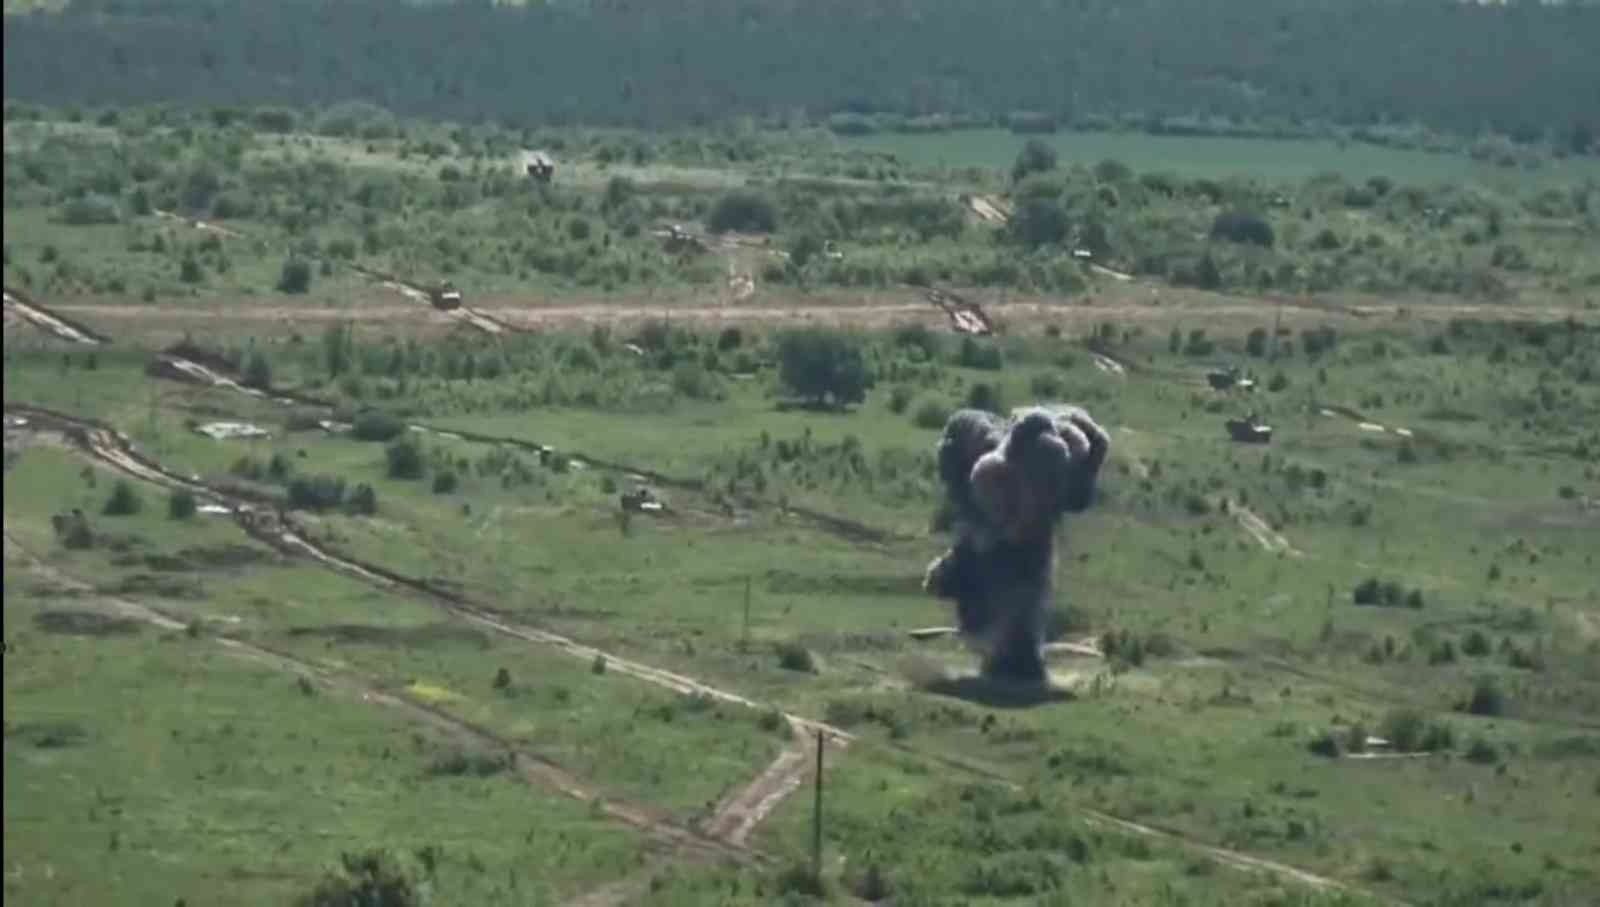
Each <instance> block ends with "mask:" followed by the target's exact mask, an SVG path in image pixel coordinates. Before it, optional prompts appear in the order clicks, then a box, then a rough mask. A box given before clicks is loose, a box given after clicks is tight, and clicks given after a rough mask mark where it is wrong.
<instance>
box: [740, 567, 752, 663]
mask: <svg viewBox="0 0 1600 907" xmlns="http://www.w3.org/2000/svg"><path fill="white" fill-rule="evenodd" d="M739 650H740V651H741V652H748V651H750V577H749V576H746V577H745V578H744V637H743V638H742V639H741V640H740V641H739Z"/></svg>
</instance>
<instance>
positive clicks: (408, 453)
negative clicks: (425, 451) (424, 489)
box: [383, 438, 426, 479]
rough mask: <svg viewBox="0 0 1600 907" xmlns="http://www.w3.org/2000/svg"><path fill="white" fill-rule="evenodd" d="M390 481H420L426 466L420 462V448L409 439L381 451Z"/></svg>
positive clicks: (402, 439)
mask: <svg viewBox="0 0 1600 907" xmlns="http://www.w3.org/2000/svg"><path fill="white" fill-rule="evenodd" d="M383 455H384V459H385V460H386V461H387V463H388V467H389V478H391V479H420V478H422V474H423V472H425V471H426V466H425V464H424V463H423V461H422V447H421V446H420V445H418V444H417V442H416V441H415V440H413V439H411V438H401V439H400V440H398V441H396V442H394V443H393V444H390V445H389V446H388V447H386V448H384V450H383Z"/></svg>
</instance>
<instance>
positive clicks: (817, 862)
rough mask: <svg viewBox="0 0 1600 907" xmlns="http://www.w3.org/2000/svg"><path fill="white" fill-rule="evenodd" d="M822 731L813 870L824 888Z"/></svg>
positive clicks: (813, 823)
mask: <svg viewBox="0 0 1600 907" xmlns="http://www.w3.org/2000/svg"><path fill="white" fill-rule="evenodd" d="M822 745H823V737H822V731H821V730H818V731H817V778H816V792H817V799H816V808H815V809H814V810H813V811H812V815H811V872H812V875H813V876H815V878H816V882H817V889H818V890H819V891H820V890H821V889H822Z"/></svg>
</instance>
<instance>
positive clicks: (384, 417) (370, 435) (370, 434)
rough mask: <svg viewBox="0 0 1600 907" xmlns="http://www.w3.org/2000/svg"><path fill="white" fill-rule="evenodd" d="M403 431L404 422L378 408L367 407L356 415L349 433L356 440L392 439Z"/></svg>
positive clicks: (404, 430)
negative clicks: (367, 408)
mask: <svg viewBox="0 0 1600 907" xmlns="http://www.w3.org/2000/svg"><path fill="white" fill-rule="evenodd" d="M405 432H406V423H405V422H403V421H401V420H400V419H399V418H398V417H396V416H394V415H392V414H390V413H386V412H384V411H383V410H378V409H369V410H367V411H366V412H363V413H361V414H360V415H358V416H356V420H355V422H354V423H353V424H352V425H351V428H350V434H351V435H352V436H353V437H355V439H356V440H358V441H378V442H383V441H393V440H394V439H395V438H398V437H399V436H400V435H402V434H404V433H405Z"/></svg>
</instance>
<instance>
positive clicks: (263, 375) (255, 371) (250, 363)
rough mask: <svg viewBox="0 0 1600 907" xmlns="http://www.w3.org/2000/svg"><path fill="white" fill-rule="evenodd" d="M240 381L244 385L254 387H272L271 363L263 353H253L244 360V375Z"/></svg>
mask: <svg viewBox="0 0 1600 907" xmlns="http://www.w3.org/2000/svg"><path fill="white" fill-rule="evenodd" d="M240 380H241V383H242V384H244V386H245V387H254V388H258V389H260V390H268V389H270V388H271V387H272V363H271V362H269V361H268V360H267V356H266V354H265V353H260V352H257V353H253V354H251V356H250V358H249V359H248V360H246V361H245V366H244V375H243V376H242V377H241V379H240Z"/></svg>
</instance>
